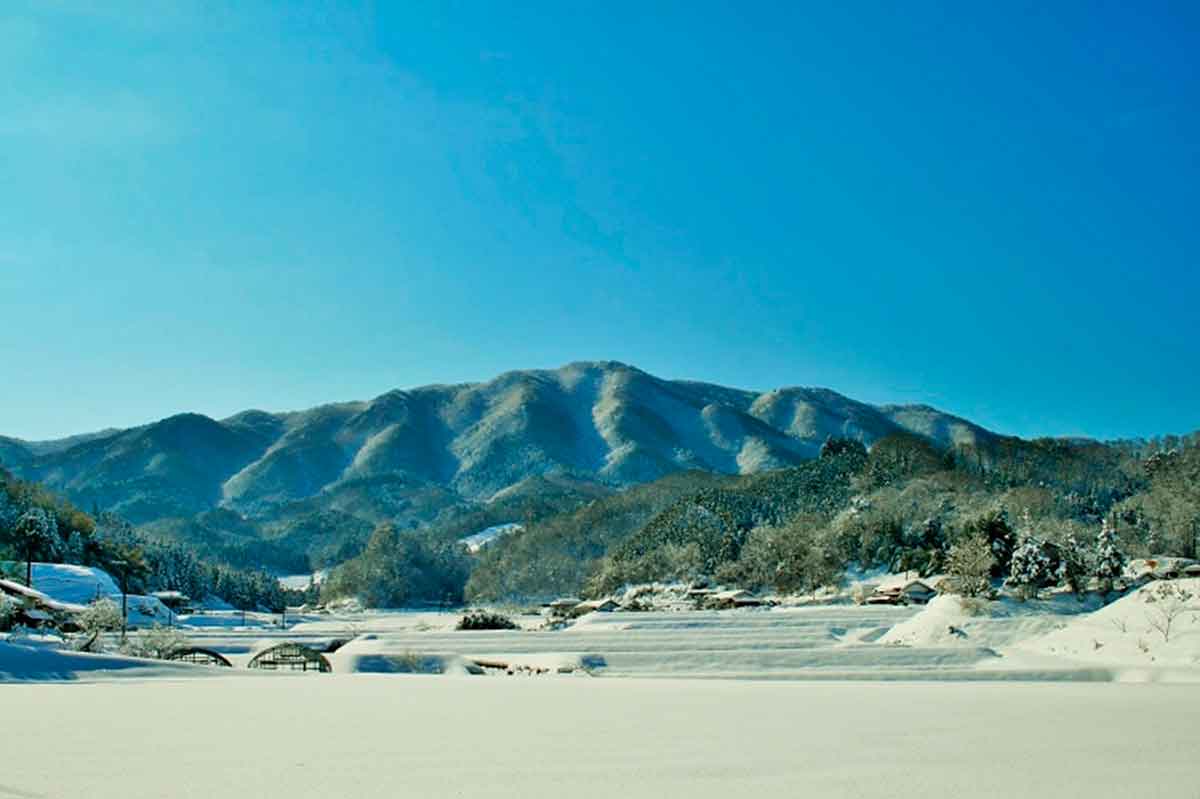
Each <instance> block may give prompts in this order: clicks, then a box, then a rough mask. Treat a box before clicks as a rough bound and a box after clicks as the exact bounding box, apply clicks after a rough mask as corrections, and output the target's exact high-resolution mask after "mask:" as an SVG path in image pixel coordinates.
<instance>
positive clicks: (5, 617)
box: [0, 594, 17, 630]
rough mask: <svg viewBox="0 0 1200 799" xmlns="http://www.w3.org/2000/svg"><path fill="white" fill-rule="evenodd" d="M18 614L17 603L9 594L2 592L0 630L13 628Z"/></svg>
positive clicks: (0, 596)
mask: <svg viewBox="0 0 1200 799" xmlns="http://www.w3.org/2000/svg"><path fill="white" fill-rule="evenodd" d="M16 616H17V603H16V601H15V600H12V599H10V598H9V596H8V594H0V630H10V629H12V625H13V620H14V619H15V618H16Z"/></svg>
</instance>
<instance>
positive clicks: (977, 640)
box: [879, 594, 1097, 647]
mask: <svg viewBox="0 0 1200 799" xmlns="http://www.w3.org/2000/svg"><path fill="white" fill-rule="evenodd" d="M1096 605H1097V601H1096V600H1091V601H1090V602H1082V603H1081V602H1080V601H1079V600H1077V599H1074V598H1073V597H1059V598H1055V599H1051V600H1044V601H1029V602H1015V601H1012V600H998V601H994V602H987V601H983V600H978V601H972V600H964V599H963V598H962V597H959V596H955V595H953V594H942V595H941V596H937V597H934V598H933V599H932V600H931V601H930V602H929V604H928V605H926V606H925V607H924V608H923V609H922V610H921V611H920V612H919V613H917V614H916V615H915V616H913V617H912V618H909V619H906V620H904V621H902V622H900V623H899V624H897V625H896V626H895V627H893V628H892V629H890V630H888V632H887V633H885V634H884V635H883V636H881V637H880V638H879V643H882V644H898V645H902V646H959V645H961V646H971V647H1007V646H1012V645H1014V644H1016V643H1018V642H1021V641H1024V640H1027V639H1029V638H1034V637H1037V636H1039V635H1043V634H1045V633H1047V632H1049V631H1051V630H1055V629H1057V628H1059V627H1061V626H1063V624H1065V623H1066V622H1065V620H1064V619H1065V618H1070V617H1071V616H1073V615H1075V614H1079V613H1082V612H1085V611H1087V610H1091V609H1094V608H1095V607H1096Z"/></svg>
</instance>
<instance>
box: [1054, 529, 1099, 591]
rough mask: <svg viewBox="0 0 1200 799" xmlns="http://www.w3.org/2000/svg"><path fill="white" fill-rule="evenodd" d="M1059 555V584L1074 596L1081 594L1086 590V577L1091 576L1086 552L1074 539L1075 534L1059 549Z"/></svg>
mask: <svg viewBox="0 0 1200 799" xmlns="http://www.w3.org/2000/svg"><path fill="white" fill-rule="evenodd" d="M1059 554H1060V557H1059V561H1058V581H1059V583H1060V584H1062V585H1065V586H1067V587H1068V588H1070V589H1071V591H1072V592H1074V593H1075V594H1081V593H1083V591H1084V590H1085V589H1086V588H1087V579H1088V575H1089V574H1091V569H1090V568H1089V563H1088V553H1087V550H1086V549H1085V548H1084V547H1083V545H1082V544H1080V543H1079V540H1078V539H1077V538H1075V534H1074V533H1070V534H1069V535H1067V538H1066V540H1065V541H1063V543H1062V546H1061V547H1060V548H1059Z"/></svg>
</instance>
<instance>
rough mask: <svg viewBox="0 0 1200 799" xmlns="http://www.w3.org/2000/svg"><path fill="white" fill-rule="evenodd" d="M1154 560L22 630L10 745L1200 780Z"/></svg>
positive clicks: (448, 781)
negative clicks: (505, 604) (625, 605)
mask: <svg viewBox="0 0 1200 799" xmlns="http://www.w3.org/2000/svg"><path fill="white" fill-rule="evenodd" d="M1161 585H1164V584H1163V583H1158V584H1152V586H1150V587H1147V588H1144V589H1141V590H1140V591H1137V592H1133V593H1131V594H1129V595H1128V596H1125V597H1124V598H1122V599H1120V600H1118V601H1117V602H1114V603H1112V604H1110V605H1108V606H1106V607H1103V608H1099V607H1098V605H1099V603H1098V601H1096V600H1095V599H1093V600H1091V601H1089V602H1084V603H1080V602H1079V601H1078V600H1076V599H1074V598H1073V597H1069V596H1063V597H1054V598H1051V599H1047V600H1043V601H1031V602H1025V603H1020V602H1015V601H1008V600H1005V601H1001V602H993V603H985V604H982V605H978V604H976V605H972V604H971V603H968V604H967V605H964V604H963V603H962V602H961V601H960V600H959V599H958V598H956V597H939V598H938V599H936V600H935V601H934V602H932V603H931V604H930V605H928V606H925V607H892V606H866V607H859V606H855V605H851V604H839V605H826V606H820V605H808V606H798V607H774V608H752V609H741V610H728V611H697V610H676V611H657V612H642V613H633V612H615V613H593V614H590V615H588V616H585V617H583V618H581V619H580V620H578V621H577V622H576V623H575V624H574V625H572V626H571V627H568V628H566V629H563V630H548V629H539V627H540V626H541V623H542V621H543V620H542V619H541V618H540V617H537V616H516V617H515V618H516V619H517V620H518V621H520V622H521V624H522V627H523V629H520V630H514V631H478V632H476V631H472V632H466V631H458V630H455V629H454V624H455V622H456V621H457V619H458V616H459V614H457V613H437V612H431V611H430V612H367V613H344V614H340V615H339V614H322V615H316V614H311V615H297V616H291V617H290V618H289V625H290V626H289V628H288V629H280V628H279V627H272V626H270V625H271V624H273V623H274V618H277V617H271V616H270V615H268V614H248V617H247V622H246V624H245V626H243V625H242V624H241V618H240V617H241V614H233V613H213V614H203V615H201V616H197V617H195V618H194V619H189V618H187V617H185V618H184V619H183V622H184V630H185V632H186V633H187V634H188V636H189V638H190V639H191V642H192V643H193V644H194V645H198V646H202V647H206V648H211V649H215V650H217V651H220V652H222V653H224V654H225V655H227V656H228V658H229V659H230V660H231V661H232V662H233V663H234V664H235V666H236V668H234V669H220V668H215V667H206V666H195V665H190V664H179V663H162V662H158V661H147V660H138V659H135V658H128V657H120V656H115V655H84V654H78V653H73V652H67V651H62V650H59V649H55V642H54V641H53V640H51V639H44V640H33V639H29V640H22V639H14V641H13V642H8V643H5V642H0V681H4V682H7V683H9V684H8V685H4V686H0V702H2V705H0V707H2V708H3V713H4V719H5V723H6V725H7V728H8V729H10V730H20V731H21V734H20V735H9V736H6V743H5V745H4V747H3V752H4V760H5V762H10V763H17V764H20V766H19V767H17V768H9V769H4V770H0V772H2V773H0V797H3V796H8V795H12V796H19V797H73V796H83V795H87V796H91V797H98V798H100V799H103V797H142V796H146V797H151V796H154V797H158V796H162V797H191V796H195V797H210V796H214V795H220V796H259V795H275V794H276V793H278V794H282V795H287V796H289V797H293V799H298V798H299V799H302V798H303V797H322V799H325V798H326V797H329V796H355V797H375V796H380V797H382V796H394V795H398V794H404V795H408V794H413V795H427V796H476V795H500V796H509V795H512V796H535V797H540V796H555V797H557V796H572V797H592V796H597V797H599V796H605V797H608V796H621V797H623V799H628V798H630V797H643V796H645V797H651V796H653V797H659V796H667V795H686V796H688V797H695V798H698V799H703V798H704V797H721V798H722V799H727V797H729V796H730V795H738V794H741V793H745V794H747V795H751V796H799V795H805V796H820V797H832V798H833V799H839V798H840V797H864V796H866V797H874V796H879V797H884V796H886V797H892V796H895V795H896V794H897V793H902V792H912V793H918V794H919V795H920V796H921V797H922V799H934V798H935V797H943V796H945V797H955V799H959V798H960V797H963V796H972V797H987V796H1006V797H1009V796H1022V797H1056V799H1057V798H1059V797H1087V799H1103V798H1104V797H1110V796H1111V797H1117V796H1129V795H1137V796H1141V797H1172V798H1174V797H1185V798H1186V797H1193V796H1200V766H1197V761H1196V739H1195V734H1194V733H1195V730H1194V727H1195V720H1196V718H1200V694H1198V693H1197V691H1196V688H1197V686H1196V685H1195V684H1187V683H1195V682H1197V681H1200V619H1198V618H1197V617H1200V604H1196V605H1195V607H1194V608H1193V606H1192V605H1191V604H1189V603H1194V602H1196V600H1195V599H1188V600H1184V607H1183V609H1182V610H1180V612H1178V613H1176V614H1174V616H1173V624H1172V628H1171V630H1170V633H1169V641H1168V640H1167V636H1166V635H1164V634H1163V633H1162V632H1161V630H1160V629H1159V628H1160V627H1161V626H1162V624H1161V620H1160V619H1159V616H1161V612H1160V610H1159V608H1165V607H1166V606H1164V605H1162V604H1161V603H1162V601H1163V600H1161V599H1157V598H1156V601H1155V602H1147V597H1148V596H1149V593H1148V592H1151V591H1156V590H1163V589H1161V588H1160V587H1159V586H1161ZM1172 585H1173V586H1175V587H1177V588H1180V589H1182V590H1184V591H1185V592H1188V593H1192V594H1196V593H1200V580H1190V581H1183V580H1181V581H1172ZM1156 613H1158V614H1159V616H1155V615H1154V614H1156ZM202 620H203V621H202ZM208 621H211V622H213V624H212V625H211V626H200V625H201V624H204V623H207V622H208ZM1155 622H1158V623H1157V626H1156V623H1155ZM252 623H253V624H252ZM255 624H257V625H258V626H254V625H255ZM338 638H341V639H352V640H350V641H349V643H346V644H345V645H344V646H342V647H341V649H339V650H338V651H337V652H334V653H331V654H329V655H328V656H327V657H328V659H329V661H330V663H331V664H332V665H333V674H312V673H309V674H291V673H271V672H256V671H250V670H247V669H245V668H244V666H245V664H246V662H247V661H248V660H249V659H250V657H251V656H252V653H254V652H256V651H258V650H261V649H263V648H265V647H268V646H271V645H272V644H274V643H278V642H280V641H284V640H293V641H300V642H303V643H307V644H309V645H311V646H314V647H317V648H323V647H324V646H325V645H327V644H328V643H330V642H331V641H333V640H334V639H338ZM480 665H483V666H484V667H485V675H484V676H472V675H473V674H474V673H477V672H479V670H480V669H479V666H480ZM497 665H502V666H503V665H507V666H509V667H510V668H509V671H514V672H516V673H517V674H522V675H524V674H539V675H541V676H537V677H528V678H523V677H516V676H514V677H507V676H488V675H500V674H504V671H503V669H498V668H496V666H497ZM430 672H434V673H437V674H438V675H439V676H437V677H433V676H425V675H426V674H428V673H430ZM195 678H203V679H195ZM647 678H654V679H647ZM688 678H702V679H688ZM64 681H73V682H80V683H88V685H86V686H81V687H67V686H64V685H63V684H62V683H63V682H64ZM45 683H51V684H45ZM1151 683H1152V684H1151Z"/></svg>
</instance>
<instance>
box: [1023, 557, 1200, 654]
mask: <svg viewBox="0 0 1200 799" xmlns="http://www.w3.org/2000/svg"><path fill="white" fill-rule="evenodd" d="M1168 616H1173V618H1171V619H1170V627H1169V628H1168V629H1165V630H1164V628H1166V621H1167V617H1168ZM1020 648H1021V649H1023V650H1026V651H1028V652H1034V653H1038V654H1053V655H1057V656H1059V657H1068V658H1072V659H1078V660H1082V661H1087V662H1091V663H1099V664H1106V665H1118V666H1124V667H1127V668H1129V669H1131V670H1134V671H1136V670H1138V669H1144V668H1148V667H1161V666H1176V667H1178V666H1186V667H1192V668H1195V667H1197V666H1200V579H1188V580H1162V581H1156V582H1152V583H1149V584H1148V585H1145V586H1143V587H1141V588H1139V589H1138V590H1136V591H1133V592H1131V593H1129V594H1126V595H1125V596H1123V597H1122V598H1120V599H1118V600H1117V601H1116V602H1113V603H1112V604H1111V605H1108V606H1107V607H1105V608H1102V609H1100V610H1097V611H1096V612H1095V613H1091V614H1088V615H1086V616H1083V617H1080V618H1077V619H1073V620H1072V621H1071V622H1070V623H1068V624H1066V625H1065V626H1063V627H1062V629H1059V630H1054V631H1052V632H1048V633H1047V634H1045V635H1042V636H1039V637H1037V638H1034V639H1032V640H1029V641H1026V642H1025V643H1024V644H1022V645H1021V647H1020Z"/></svg>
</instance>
